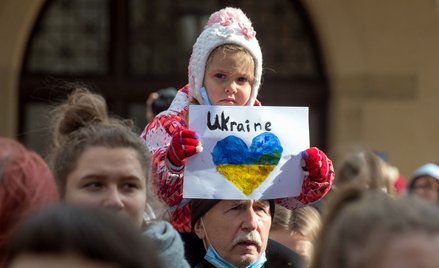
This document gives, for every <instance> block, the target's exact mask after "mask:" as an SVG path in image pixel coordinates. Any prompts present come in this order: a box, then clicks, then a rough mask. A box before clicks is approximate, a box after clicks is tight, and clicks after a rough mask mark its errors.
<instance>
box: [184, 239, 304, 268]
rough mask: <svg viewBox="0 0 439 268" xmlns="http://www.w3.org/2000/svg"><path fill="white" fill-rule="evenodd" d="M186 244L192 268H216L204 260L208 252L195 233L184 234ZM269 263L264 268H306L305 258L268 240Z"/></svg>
mask: <svg viewBox="0 0 439 268" xmlns="http://www.w3.org/2000/svg"><path fill="white" fill-rule="evenodd" d="M181 236H182V239H183V242H184V244H185V251H186V259H187V260H188V262H189V264H190V265H191V267H197V268H211V267H213V268H215V267H214V266H213V265H212V264H210V263H209V262H207V261H206V260H204V255H205V254H206V250H205V249H204V246H203V243H202V241H201V240H200V239H199V238H198V237H197V236H196V235H195V234H194V233H182V234H181ZM265 253H266V257H267V262H266V263H265V265H264V268H288V267H291V268H304V267H305V264H304V261H303V258H302V257H301V256H300V255H299V254H297V253H296V252H294V251H292V250H290V249H289V248H288V247H286V246H284V245H282V244H280V243H278V242H276V241H274V240H272V239H268V244H267V249H266V252H265Z"/></svg>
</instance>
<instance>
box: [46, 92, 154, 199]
mask: <svg viewBox="0 0 439 268" xmlns="http://www.w3.org/2000/svg"><path fill="white" fill-rule="evenodd" d="M71 86H72V87H74V88H75V90H74V91H73V93H72V94H71V95H69V97H68V99H67V100H66V101H65V102H64V103H62V104H61V105H60V106H59V107H57V108H56V109H55V110H54V115H55V124H54V125H55V127H54V130H53V131H54V134H53V137H54V146H53V151H52V154H51V156H50V159H51V161H50V162H51V166H52V169H53V172H54V175H55V178H56V180H57V183H58V187H59V190H60V194H61V196H63V195H64V194H65V186H66V178H67V176H68V175H69V174H70V173H71V172H72V171H73V170H74V169H75V168H76V164H77V161H78V159H79V157H80V156H81V155H82V153H83V152H84V151H85V150H87V149H89V148H91V147H106V148H130V149H133V150H134V151H136V152H137V157H138V159H139V163H140V165H141V166H142V168H143V170H145V175H147V174H146V173H147V170H148V165H149V155H148V152H147V150H146V148H145V146H144V144H143V141H142V139H141V138H140V137H139V136H138V135H137V134H136V133H135V132H134V131H133V128H132V125H130V122H129V121H122V120H119V119H116V118H113V117H110V116H109V115H108V111H107V104H106V102H105V100H104V98H103V97H102V96H100V95H98V94H95V93H91V92H90V91H89V90H88V89H86V88H84V87H77V86H76V85H71Z"/></svg>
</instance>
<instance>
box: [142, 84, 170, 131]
mask: <svg viewBox="0 0 439 268" xmlns="http://www.w3.org/2000/svg"><path fill="white" fill-rule="evenodd" d="M175 95H177V90H176V89H175V88H173V87H167V88H162V89H160V90H158V91H154V92H151V93H150V94H149V95H148V99H147V100H146V120H147V121H148V122H151V121H152V119H154V117H155V116H156V115H158V114H159V113H161V112H163V111H166V110H167V109H168V108H169V106H170V105H171V103H172V101H173V100H174V98H175Z"/></svg>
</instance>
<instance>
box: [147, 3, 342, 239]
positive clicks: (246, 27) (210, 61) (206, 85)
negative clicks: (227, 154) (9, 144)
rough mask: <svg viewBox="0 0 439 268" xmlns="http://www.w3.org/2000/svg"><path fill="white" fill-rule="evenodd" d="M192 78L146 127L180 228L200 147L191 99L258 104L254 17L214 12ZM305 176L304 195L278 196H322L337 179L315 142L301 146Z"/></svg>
mask: <svg viewBox="0 0 439 268" xmlns="http://www.w3.org/2000/svg"><path fill="white" fill-rule="evenodd" d="M188 76H189V84H188V85H186V86H184V87H183V88H182V89H180V90H179V92H178V93H177V96H176V97H175V99H174V101H173V102H172V104H171V106H170V107H169V109H168V110H167V111H164V112H162V113H160V114H159V115H158V116H156V117H155V118H154V120H153V121H152V122H151V123H149V124H148V125H147V126H146V128H145V130H144V131H143V133H142V137H143V139H145V141H146V145H147V147H148V148H149V150H150V151H151V154H152V174H153V177H152V182H153V187H154V189H155V191H156V192H157V193H158V195H159V196H160V197H161V198H162V199H163V200H164V201H165V202H166V203H167V204H168V206H169V207H170V211H171V218H170V221H171V223H172V225H173V226H174V227H175V228H176V229H177V230H178V231H179V232H181V233H187V232H190V231H191V228H190V220H191V208H190V204H189V200H183V195H182V191H183V170H184V165H185V163H186V158H187V157H190V156H192V155H194V154H196V153H198V152H200V151H201V150H202V147H201V143H200V142H199V139H198V138H199V137H198V135H197V134H196V133H195V132H194V131H192V130H189V129H188V124H187V120H186V116H187V111H188V107H189V105H190V104H202V105H241V106H244V105H255V106H260V105H261V104H260V102H259V101H258V100H256V96H257V94H258V90H259V86H260V84H261V76H262V53H261V49H260V47H259V43H258V40H257V39H256V32H255V31H254V30H253V27H252V25H251V22H250V20H249V19H248V18H247V17H246V16H245V14H244V13H243V12H242V11H241V10H240V9H236V8H229V7H228V8H224V9H222V10H220V11H218V12H215V13H213V14H212V15H211V16H210V18H209V21H208V23H207V25H206V27H205V29H204V30H203V32H202V33H201V34H200V36H199V37H198V39H197V41H196V42H195V44H194V46H193V51H192V56H191V58H190V61H189V75H188ZM302 156H303V158H304V161H303V162H304V163H303V164H304V170H305V171H306V174H307V176H306V177H305V180H304V182H303V186H302V191H301V194H300V196H298V197H291V198H284V199H279V200H277V203H279V204H281V205H283V206H285V207H288V208H290V209H294V208H296V207H301V206H304V205H306V204H308V203H311V202H314V201H317V200H319V199H321V198H322V197H323V196H324V195H325V194H326V193H327V192H328V191H329V189H330V187H331V184H332V181H333V179H334V171H333V167H332V163H331V160H330V159H328V158H327V157H326V156H325V154H324V153H323V152H322V151H320V150H319V149H317V148H310V149H307V150H306V151H304V152H302Z"/></svg>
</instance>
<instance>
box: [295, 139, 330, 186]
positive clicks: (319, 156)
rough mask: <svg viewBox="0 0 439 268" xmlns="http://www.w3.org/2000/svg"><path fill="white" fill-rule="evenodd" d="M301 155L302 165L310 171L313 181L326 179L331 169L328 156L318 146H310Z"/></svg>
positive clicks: (309, 175)
mask: <svg viewBox="0 0 439 268" xmlns="http://www.w3.org/2000/svg"><path fill="white" fill-rule="evenodd" d="M301 155H302V167H303V170H305V171H306V172H307V173H308V177H309V178H310V179H311V180H313V181H323V180H325V178H326V177H327V176H328V172H329V169H330V167H329V162H330V160H329V159H328V157H327V156H326V155H325V154H324V153H323V152H322V151H320V150H319V149H318V148H317V147H311V148H308V149H306V150H305V151H303V152H302V153H301Z"/></svg>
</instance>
